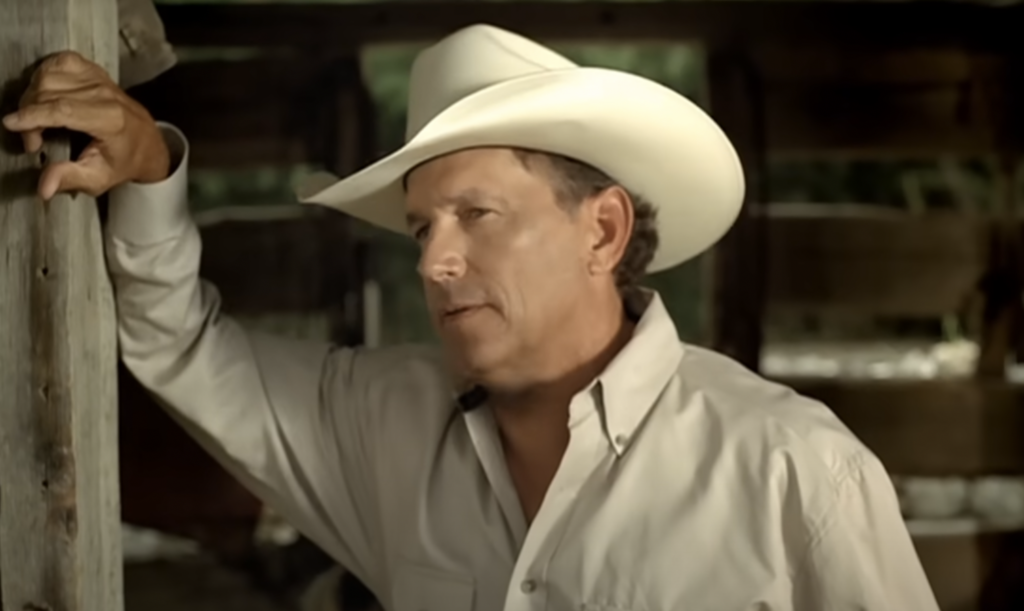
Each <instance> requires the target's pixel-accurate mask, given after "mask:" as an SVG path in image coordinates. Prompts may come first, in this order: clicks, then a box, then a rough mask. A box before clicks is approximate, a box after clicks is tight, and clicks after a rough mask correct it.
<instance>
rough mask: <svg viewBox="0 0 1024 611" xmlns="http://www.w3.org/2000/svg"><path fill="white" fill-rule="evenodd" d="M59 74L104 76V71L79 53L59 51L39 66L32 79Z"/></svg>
mask: <svg viewBox="0 0 1024 611" xmlns="http://www.w3.org/2000/svg"><path fill="white" fill-rule="evenodd" d="M60 73H64V74H71V75H75V74H78V75H83V76H84V75H87V74H92V75H95V74H98V73H103V74H106V71H104V70H103V69H102V68H100V67H99V66H98V65H96V64H95V63H93V62H91V61H89V60H88V59H86V58H85V57H84V56H83V55H82V54H81V53H78V52H76V51H60V52H58V53H54V54H53V55H50V56H49V57H47V58H46V59H44V60H43V61H42V63H40V64H39V69H38V70H36V71H35V73H34V74H33V75H32V78H33V80H35V79H36V78H37V77H39V78H42V77H44V76H46V75H50V74H60Z"/></svg>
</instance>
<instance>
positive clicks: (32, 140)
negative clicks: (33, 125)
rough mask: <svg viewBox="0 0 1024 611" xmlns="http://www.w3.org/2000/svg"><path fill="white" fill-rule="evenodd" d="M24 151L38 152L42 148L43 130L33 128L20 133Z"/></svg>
mask: <svg viewBox="0 0 1024 611" xmlns="http://www.w3.org/2000/svg"><path fill="white" fill-rule="evenodd" d="M21 141H22V142H23V143H24V144H25V152H26V153H38V152H39V149H41V148H43V130H41V129H33V130H29V131H27V132H23V133H22V134H21Z"/></svg>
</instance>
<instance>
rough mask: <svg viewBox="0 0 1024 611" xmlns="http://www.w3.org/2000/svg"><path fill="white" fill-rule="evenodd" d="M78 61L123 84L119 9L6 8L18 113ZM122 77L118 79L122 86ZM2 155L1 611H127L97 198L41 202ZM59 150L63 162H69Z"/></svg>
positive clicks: (3, 35)
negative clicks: (67, 52)
mask: <svg viewBox="0 0 1024 611" xmlns="http://www.w3.org/2000/svg"><path fill="white" fill-rule="evenodd" d="M64 49H74V50H76V51H79V52H80V53H82V54H83V55H85V56H86V57H90V58H92V59H94V60H96V61H98V62H99V63H100V64H101V65H103V66H104V67H105V68H107V69H108V70H111V71H112V72H113V71H115V70H116V60H117V4H116V2H115V0H4V1H3V2H0V79H2V81H3V83H4V85H5V93H6V94H7V95H5V110H7V109H10V105H11V104H14V105H16V104H17V98H18V96H19V94H20V91H19V89H20V88H21V87H22V86H23V84H24V82H23V79H22V82H20V83H19V82H17V81H18V80H19V77H23V76H24V75H25V71H26V69H27V68H29V67H31V66H32V65H33V64H34V63H35V62H36V61H37V60H39V59H41V58H42V57H44V56H45V55H48V54H50V53H53V52H56V51H60V50H64ZM115 76H116V75H115ZM20 151H21V146H20V142H18V140H17V139H12V138H11V135H10V134H5V135H4V147H3V151H0V600H2V601H3V602H2V606H3V607H4V608H5V609H7V610H8V611H42V610H46V611H120V609H121V608H122V606H123V605H122V585H121V584H122V568H121V541H120V529H119V521H120V507H119V499H118V470H117V419H116V409H117V396H116V393H117V387H116V384H117V380H116V336H115V323H114V305H113V299H112V292H111V287H110V284H109V280H108V278H107V276H106V269H105V266H104V262H103V251H102V241H101V237H100V224H99V217H98V214H97V209H96V206H95V202H94V201H93V200H91V199H90V198H87V197H81V196H78V197H71V196H67V195H64V196H59V197H56V198H54V200H53V201H51V202H49V203H46V204H44V203H42V202H40V201H39V200H38V199H37V198H36V197H35V196H34V193H35V183H36V181H37V180H38V168H37V166H36V160H34V159H32V158H30V157H28V156H26V155H23V154H20ZM70 154H71V153H70V145H69V144H68V143H67V142H66V141H56V140H54V141H50V142H49V143H48V144H47V145H46V148H45V155H46V158H48V159H50V160H55V161H56V160H64V159H68V158H69V155H70Z"/></svg>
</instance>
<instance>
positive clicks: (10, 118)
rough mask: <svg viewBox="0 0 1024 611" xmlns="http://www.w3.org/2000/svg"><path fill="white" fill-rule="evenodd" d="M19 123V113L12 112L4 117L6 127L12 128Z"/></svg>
mask: <svg viewBox="0 0 1024 611" xmlns="http://www.w3.org/2000/svg"><path fill="white" fill-rule="evenodd" d="M17 123H18V114H17V113H12V114H9V115H7V116H6V117H4V127H6V128H8V129H10V128H12V127H14V126H15V125H16V124H17Z"/></svg>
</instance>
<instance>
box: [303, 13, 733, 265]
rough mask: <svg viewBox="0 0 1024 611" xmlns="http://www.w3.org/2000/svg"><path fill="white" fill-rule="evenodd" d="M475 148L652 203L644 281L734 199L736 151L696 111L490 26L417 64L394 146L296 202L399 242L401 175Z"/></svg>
mask: <svg viewBox="0 0 1024 611" xmlns="http://www.w3.org/2000/svg"><path fill="white" fill-rule="evenodd" d="M482 146H507V147H518V148H525V149H531V150H537V151H544V152H549V153H555V154H559V155H564V156H566V157H570V158H573V159H576V160H578V161H581V162H583V163H587V164H589V165H591V166H593V167H595V168H597V169H599V170H601V171H603V172H604V173H606V174H608V175H609V176H611V177H612V178H613V179H615V180H616V181H618V182H620V183H621V184H622V185H623V186H624V187H626V188H627V189H629V190H630V191H632V192H634V193H637V194H639V195H642V196H643V197H644V198H645V199H647V200H648V201H650V202H651V204H652V205H654V207H655V208H656V209H657V215H658V218H657V225H658V232H659V247H658V250H657V252H656V253H655V255H654V259H653V261H652V262H651V264H650V266H649V267H648V271H649V272H655V271H660V270H663V269H667V268H669V267H672V266H675V265H678V264H680V263H683V262H684V261H687V260H689V259H692V258H693V257H695V256H697V255H699V254H700V253H702V252H703V251H705V250H707V249H708V248H710V247H711V246H712V245H713V244H714V243H715V242H717V241H718V240H719V239H720V238H721V237H722V235H724V234H725V232H726V231H727V230H728V229H729V227H730V226H731V225H732V223H733V222H734V221H735V219H736V216H737V214H738V213H739V210H740V206H741V204H742V201H743V192H744V180H743V172H742V168H741V166H740V163H739V159H738V157H737V155H736V152H735V150H734V149H733V147H732V145H731V144H730V143H729V140H728V139H727V138H726V136H725V134H724V133H723V132H722V130H721V129H720V128H719V127H718V125H717V124H715V122H714V121H713V120H712V119H711V118H710V117H709V116H708V115H707V114H706V113H704V111H703V110H701V109H700V108H699V107H698V106H697V105H695V104H694V103H693V102H691V101H690V100H688V99H686V98H685V97H684V96H682V95H680V94H679V93H677V92H675V91H673V90H671V89H669V88H667V87H664V86H663V85H660V84H658V83H655V82H653V81H651V80H649V79H645V78H643V77H640V76H637V75H634V74H630V73H627V72H621V71H617V70H609V69H604V68H591V67H580V66H578V65H576V64H575V63H573V62H572V61H570V60H569V59H567V58H565V57H563V56H561V55H559V54H558V53H556V52H554V51H553V50H551V49H549V48H547V47H545V46H543V45H540V44H538V43H536V42H534V41H532V40H529V39H527V38H525V37H523V36H520V35H518V34H515V33H512V32H508V31H506V30H503V29H500V28H496V27H493V26H489V25H474V26H469V27H467V28H463V29H461V30H459V31H457V32H455V33H453V34H451V35H449V36H448V37H446V38H445V39H443V40H441V41H440V42H438V43H436V44H435V45H433V46H431V47H429V48H427V49H425V50H424V51H422V52H421V53H420V54H419V55H418V56H417V58H416V60H415V61H414V63H413V68H412V73H411V75H410V87H409V106H408V118H407V123H406V144H405V145H404V146H403V147H402V148H400V149H399V150H398V151H396V152H394V153H392V154H391V155H388V156H387V157H385V158H383V159H381V160H379V161H377V162H376V163H374V164H372V165H370V166H368V167H366V168H364V169H362V170H360V171H358V172H356V173H354V174H352V175H351V176H348V177H346V178H344V179H340V180H339V179H338V178H337V177H335V176H333V175H330V174H324V173H321V174H317V175H313V176H311V177H309V178H308V179H307V180H306V181H305V182H304V184H303V185H301V186H300V187H299V189H298V197H299V200H300V201H302V202H303V203H310V204H320V205H324V206H329V207H332V208H335V209H338V210H341V211H343V212H346V213H348V214H350V215H352V216H355V217H357V218H360V219H362V220H365V221H367V222H369V223H371V224H374V225H378V226H380V227H383V228H386V229H390V230H393V231H397V232H401V233H406V232H407V231H408V230H407V228H406V224H405V211H404V204H403V200H404V191H403V179H404V177H405V175H406V174H407V173H408V172H409V171H410V170H412V169H413V168H415V167H416V166H418V165H419V164H421V163H423V162H426V161H429V160H430V159H432V158H435V157H438V156H442V155H446V154H448V153H453V152H455V151H458V150H463V149H467V148H473V147H482Z"/></svg>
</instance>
